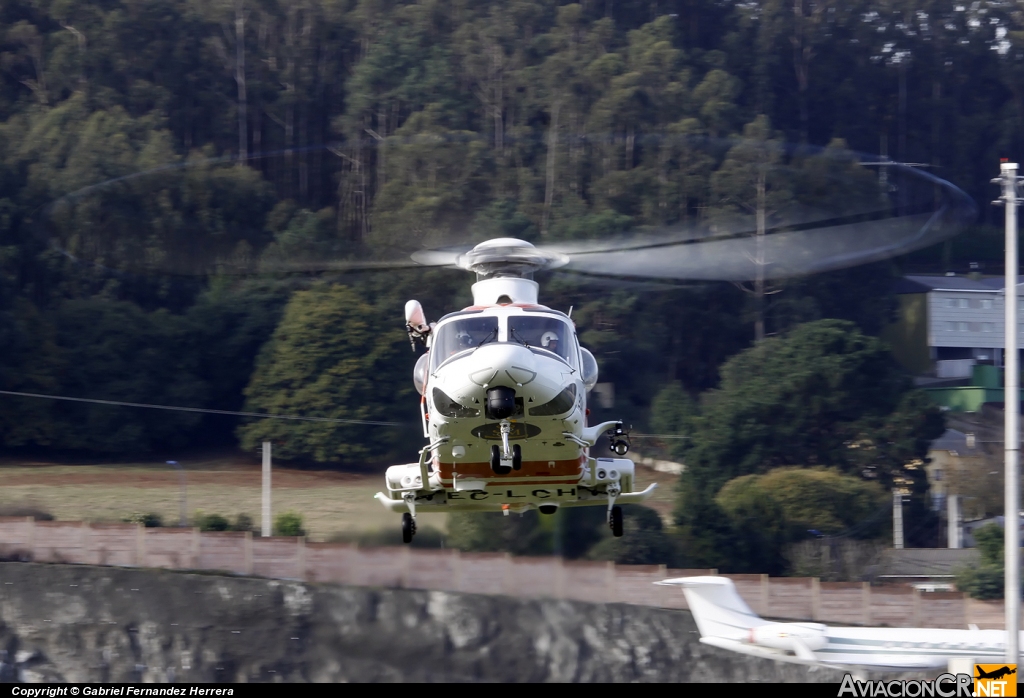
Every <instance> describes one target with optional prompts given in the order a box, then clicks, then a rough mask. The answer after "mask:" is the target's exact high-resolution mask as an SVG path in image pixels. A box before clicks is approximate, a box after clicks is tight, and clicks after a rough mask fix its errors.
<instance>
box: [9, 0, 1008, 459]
mask: <svg viewBox="0 0 1024 698" xmlns="http://www.w3.org/2000/svg"><path fill="white" fill-rule="evenodd" d="M1022 125H1024V15H1022V14H1021V13H1019V11H1018V9H1017V6H1016V5H1015V4H1012V3H1001V2H977V3H970V4H964V5H959V4H956V3H954V2H916V1H914V2H911V1H897V2H884V3H883V2H877V1H867V0H864V1H856V0H855V1H853V2H846V1H844V2H834V1H832V0H821V1H819V2H810V1H805V0H797V1H796V2H785V3H783V2H729V1H726V0H717V1H711V0H707V1H704V0H680V1H679V2H665V1H661V2H651V1H649V0H648V1H646V2H624V1H622V0H606V1H602V2H586V3H580V4H568V3H560V2H554V1H548V0H513V1H511V2H488V1H482V0H481V1H478V2H469V1H462V0H456V1H454V2H433V1H431V0H426V1H423V2H386V1H384V2H377V1H373V0H367V1H356V0H295V1H293V2H276V1H275V0H259V1H257V0H233V1H225V0H216V1H213V2H192V1H190V0H147V1H146V2H135V1H131V0H100V1H92V2H77V1H75V0H62V1H54V2H48V1H43V2H27V1H17V0H15V1H12V2H6V3H4V4H3V6H2V7H0V389H3V390H8V391H21V392H35V393H46V394H52V395H67V396H77V397H88V398H98V399H109V400H125V401H131V402H140V403H155V404H166V405H183V406H191V407H203V408H213V409H225V410H238V409H242V408H245V407H247V406H248V408H249V409H253V410H258V411H265V410H269V409H271V408H275V407H280V408H282V409H284V408H287V410H289V411H292V412H303V413H304V414H309V415H312V416H332V417H336V418H355V419H362V420H379V421H401V422H408V423H410V424H412V425H413V429H416V428H417V427H416V424H417V421H418V415H417V411H416V400H415V396H414V391H413V389H412V383H411V380H410V378H411V375H410V374H411V368H412V365H413V362H414V358H415V357H414V355H413V354H411V353H410V352H409V351H408V350H407V349H403V347H404V346H405V342H406V340H405V338H404V336H403V334H402V332H401V327H402V317H401V312H402V304H403V303H404V301H405V300H406V299H408V298H410V297H417V298H419V299H420V300H421V301H423V303H424V305H425V307H426V308H427V312H428V313H429V314H430V316H431V317H430V319H437V317H439V316H440V315H441V314H443V313H444V312H448V311H450V310H452V309H455V308H457V307H460V306H461V305H464V304H466V303H467V302H468V300H469V294H468V285H469V282H470V281H471V279H470V278H469V277H468V276H465V275H462V276H460V275H459V274H458V273H456V272H450V271H416V270H412V271H402V272H389V273H386V274H385V273H379V272H366V273H360V274H347V275H339V274H337V273H335V274H326V275H325V274H323V273H295V270H296V269H299V270H301V269H303V268H309V266H310V265H311V264H315V263H316V262H319V261H323V260H333V261H337V260H344V259H348V258H357V257H358V258H361V259H363V258H377V259H394V258H396V257H398V256H400V255H402V254H405V253H406V252H408V251H409V250H411V249H416V248H418V247H421V246H424V245H429V244H448V243H454V242H465V241H467V240H479V239H484V238H486V237H489V236H497V235H514V236H519V237H523V238H526V239H529V240H534V241H538V240H557V239H567V238H582V237H595V236H602V235H612V234H621V233H628V232H629V231H631V230H632V231H635V230H641V229H646V228H651V227H658V226H673V225H675V226H679V225H689V224H702V223H706V222H708V221H711V222H713V221H715V220H718V219H721V218H722V217H726V216H729V215H733V214H739V213H744V212H749V208H750V206H749V201H750V197H751V196H752V192H753V189H752V186H753V185H752V182H751V181H750V179H749V177H747V176H746V174H745V173H746V164H745V163H749V162H751V161H752V159H754V158H763V157H775V158H779V159H780V162H781V161H782V160H783V159H785V160H786V166H787V167H788V168H789V171H790V172H791V173H795V174H792V176H789V177H787V178H785V179H784V180H779V181H778V182H775V183H773V185H772V191H771V195H772V196H774V197H776V198H775V199H773V201H796V202H801V203H814V204H816V205H819V206H826V207H831V208H832V209H836V208H837V207H838V208H841V207H842V206H844V205H848V204H850V203H851V202H854V203H855V202H856V200H857V197H859V196H862V195H864V192H865V191H869V190H872V187H874V186H876V183H877V182H876V171H874V170H872V171H870V172H869V171H868V170H862V168H859V167H858V166H856V165H854V164H852V163H853V161H852V160H851V159H850V158H849V157H848V156H847V155H845V154H844V152H845V151H844V150H843V148H844V147H845V148H850V149H852V150H855V151H860V152H866V153H874V154H879V153H882V154H884V155H886V156H888V157H891V158H893V159H895V160H898V161H903V162H911V163H917V164H920V165H923V166H927V167H928V168H929V171H931V172H933V173H934V174H936V175H937V176H940V177H942V178H944V179H947V180H949V181H951V182H953V183H954V184H956V185H957V186H960V187H961V188H963V189H964V190H965V191H967V192H969V193H970V194H971V195H972V196H973V197H974V198H975V199H976V200H977V201H978V203H979V208H980V210H981V211H982V221H981V222H982V223H984V222H985V221H991V220H993V219H992V216H993V215H995V214H993V213H992V212H991V211H990V210H989V209H990V208H991V207H990V206H988V203H987V202H988V201H989V200H990V199H991V198H992V194H993V192H992V191H991V186H990V185H989V184H988V182H989V179H990V178H991V177H992V176H994V175H995V174H996V173H997V168H996V163H997V162H998V158H999V157H1001V156H1005V157H1021V156H1024V152H1022V146H1024V130H1022V128H1021V126H1022ZM738 137H745V138H746V139H747V140H746V141H738V140H730V139H735V138H738ZM695 143H698V144H701V145H694V144H695ZM793 145H795V146H801V145H806V146H808V148H809V149H807V150H805V151H802V152H803V153H804V154H803V155H801V156H799V157H795V156H792V155H787V154H786V153H790V152H792V149H791V148H790V150H786V148H785V147H784V146H787V147H788V146H793ZM813 148H818V150H813ZM822 148H824V150H821V149H822ZM766 154H767V155H766ZM837 172H838V173H841V174H842V175H843V177H845V178H846V179H845V180H844V181H847V182H850V183H852V184H851V187H850V188H849V189H847V190H843V191H839V192H836V191H822V190H821V189H822V188H821V187H820V186H818V187H817V188H816V186H815V185H816V184H820V182H821V181H823V179H822V178H823V177H824V176H825V175H828V174H829V173H833V174H834V173H837ZM823 173H824V174H823ZM826 179H827V177H826ZM980 234H981V233H979V235H980ZM945 253H946V259H947V261H948V258H949V249H948V248H947V249H946V250H945ZM954 256H955V255H954ZM941 258H942V257H941V252H940V253H936V254H934V255H932V256H931V257H927V259H928V260H934V261H936V262H938V260H940V259H941ZM922 259H925V258H923V257H922ZM303 265H305V266H303ZM893 273H894V267H893V263H882V264H877V265H873V266H868V267H860V268H855V269H850V270H846V271H841V272H836V273H833V274H829V275H819V276H816V277H810V278H807V279H801V280H797V281H789V282H786V283H784V284H779V285H777V286H776V287H774V288H772V289H771V291H772V293H771V294H770V295H769V301H768V304H767V306H766V308H765V310H764V328H765V331H766V334H767V335H769V336H771V335H777V334H780V333H784V332H785V331H787V330H788V329H789V328H792V327H795V326H797V325H799V324H801V323H804V322H807V321H812V320H818V319H821V318H839V319H845V320H849V321H851V322H853V323H854V326H855V327H856V328H858V330H859V331H863V332H865V333H867V334H869V335H872V334H877V333H878V332H879V330H880V329H881V327H882V326H883V325H884V324H885V322H887V321H888V320H889V318H890V317H891V312H892V308H893V299H892V297H891V296H889V294H888V285H887V280H888V279H889V278H890V277H891V276H892V274H893ZM542 282H543V285H544V286H543V291H542V293H543V294H544V295H543V298H544V300H545V301H546V302H547V303H549V304H550V305H552V306H555V307H559V308H561V309H568V307H569V306H573V307H574V308H575V310H574V315H573V317H574V319H575V320H576V321H577V324H578V326H579V328H580V333H581V339H582V340H583V342H584V343H585V344H587V345H588V346H589V347H590V348H591V349H592V350H593V351H594V353H595V354H596V355H597V356H598V358H599V361H600V362H601V370H602V380H607V381H610V382H613V383H615V385H616V390H617V403H616V406H615V409H614V410H613V411H612V412H610V413H609V416H621V417H623V418H625V419H627V420H629V421H631V422H633V423H634V424H637V425H645V424H648V422H649V412H648V410H649V407H650V403H651V400H652V398H653V396H654V395H655V394H656V393H657V392H658V391H659V390H660V389H661V388H663V387H664V386H665V385H667V384H669V383H672V382H673V381H676V382H678V385H679V386H680V389H681V390H683V391H684V392H685V393H687V394H688V395H691V396H695V395H697V394H698V393H700V392H702V391H706V390H709V389H711V388H714V387H715V386H717V385H718V381H719V366H720V365H721V364H722V362H723V361H725V360H726V359H728V358H729V357H731V356H733V355H735V354H737V353H738V352H739V351H741V350H743V349H745V348H747V347H749V346H751V344H752V343H753V340H754V336H755V320H756V316H755V315H756V313H755V311H756V310H757V308H756V307H755V304H754V297H753V296H752V295H751V294H750V293H749V290H750V289H744V288H739V287H737V286H735V285H732V284H715V283H701V284H688V285H677V286H673V285H668V286H657V285H630V284H628V283H623V284H619V285H607V284H601V283H598V282H593V283H589V282H586V280H581V279H571V278H564V277H552V278H546V279H542ZM311 284H312V286H311ZM339 284H340V285H344V286H347V287H349V289H348V290H344V291H341V290H337V289H336V288H334V290H332V287H336V286H337V285H339ZM296 291H301V293H298V294H297V293H296ZM317 299H319V300H317ZM332 304H334V305H332ZM669 318H670V319H671V321H666V320H667V319H669ZM279 323H280V324H279ZM338 323H342V324H345V323H361V324H360V327H363V328H364V330H360V332H341V328H340V327H339V325H338ZM339 332H341V334H340V336H338V335H339ZM303 333H305V334H303ZM317 333H321V336H323V334H324V333H326V335H330V341H323V342H321V341H320V340H319V339H318V338H317ZM268 340H270V341H269V342H268ZM289 343H290V344H289ZM298 343H301V345H302V346H305V347H306V348H307V349H308V348H309V347H320V348H321V349H322V351H323V352H324V354H323V355H322V356H319V357H315V358H316V360H317V361H322V365H323V366H343V365H344V366H347V367H348V369H346V370H350V371H352V373H351V375H352V376H355V377H358V379H359V380H363V381H365V380H366V375H367V373H369V375H371V376H372V380H373V384H372V385H369V384H359V385H358V386H355V385H354V384H353V385H351V386H348V387H347V388H346V390H340V391H334V389H333V388H331V387H330V386H329V385H327V386H324V385H321V387H320V388H317V387H316V386H312V387H310V388H309V391H308V392H306V393H302V396H304V397H303V398H302V399H296V398H295V396H294V395H287V396H285V395H280V394H277V393H273V390H274V389H273V387H272V386H273V385H281V383H280V381H285V383H287V382H288V381H291V380H301V378H300V375H301V373H302V370H307V369H308V368H309V367H308V366H307V367H305V368H303V367H295V366H288V365H285V364H287V361H288V357H290V356H294V351H293V350H292V349H289V347H294V346H296V345H297V344H298ZM275 357H277V358H275ZM360 362H362V363H360ZM317 365H321V364H317ZM293 369H294V370H295V371H298V372H297V373H296V372H294V371H293ZM299 369H301V370H299ZM346 375H349V374H346ZM254 376H255V377H256V378H254ZM261 377H262V378H261ZM261 381H262V382H261ZM267 381H269V383H268V382H267ZM273 381H278V383H274V382H273ZM247 388H248V390H247ZM318 390H319V391H320V392H317V391H318ZM267 391H270V392H269V393H268V392H267ZM332 395H335V396H336V395H351V396H353V397H352V400H350V401H348V402H346V401H345V400H337V399H332ZM307 398H308V399H307ZM303 400H305V402H304V401H303ZM894 404H895V403H894ZM304 407H305V409H303V408H304ZM245 424H248V422H239V421H238V420H237V419H234V418H224V417H215V416H202V415H198V414H190V413H173V412H160V411H147V410H143V409H137V410H130V409H125V408H115V407H102V406H95V405H86V404H80V403H68V402H46V401H42V400H31V399H27V398H16V397H11V396H6V397H2V398H0V442H2V443H3V444H4V445H5V447H7V448H33V449H49V450H50V451H52V452H53V453H85V454H89V453H93V454H125V455H127V454H139V453H144V452H147V451H154V450H156V451H165V450H166V449H168V448H178V447H182V446H186V445H193V446H197V445H203V444H210V443H220V444H223V443H233V442H234V439H236V438H237V436H236V429H238V428H243V431H244V428H247V427H245V426H244V425H245ZM279 426H280V428H281V429H285V428H286V427H285V426H283V425H279ZM288 433H290V434H293V436H291V437H289V436H288V435H287V434H285V433H284V432H281V433H278V436H280V438H282V439H286V438H292V445H291V446H290V447H288V448H287V449H285V450H284V451H283V452H282V453H286V454H288V455H289V456H291V457H294V458H296V459H300V460H301V459H311V460H317V461H321V462H345V461H346V459H348V460H349V461H351V460H353V459H358V460H359V461H360V462H365V461H366V460H367V459H369V460H373V459H375V458H376V459H386V458H388V457H393V456H395V455H396V454H398V453H401V454H403V456H402V457H405V456H407V455H408V453H409V452H411V449H412V448H413V447H414V444H411V443H404V442H403V440H402V439H401V438H398V437H397V436H396V434H398V433H400V432H397V431H395V429H393V428H391V427H339V431H338V432H337V433H335V434H332V435H330V436H329V437H328V436H324V434H323V433H322V432H318V431H316V430H314V429H310V430H308V431H302V430H298V429H296V430H295V431H294V432H288ZM302 434H305V435H306V436H302ZM381 434H386V435H385V436H381ZM325 444H327V445H326V446H325ZM332 444H333V445H332ZM349 464H351V463H349Z"/></svg>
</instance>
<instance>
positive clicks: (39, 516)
mask: <svg viewBox="0 0 1024 698" xmlns="http://www.w3.org/2000/svg"><path fill="white" fill-rule="evenodd" d="M0 516H31V517H32V518H33V519H35V520H36V521H53V514H51V513H50V512H48V511H43V510H42V509H40V508H39V507H34V506H30V505H29V506H25V505H17V504H14V505H10V504H8V505H4V506H0Z"/></svg>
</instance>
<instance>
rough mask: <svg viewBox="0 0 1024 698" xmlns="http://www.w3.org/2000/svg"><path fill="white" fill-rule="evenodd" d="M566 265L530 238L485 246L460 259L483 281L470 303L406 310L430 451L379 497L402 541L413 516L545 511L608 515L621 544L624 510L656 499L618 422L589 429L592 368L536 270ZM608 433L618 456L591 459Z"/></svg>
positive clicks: (410, 531) (392, 472) (396, 472)
mask: <svg viewBox="0 0 1024 698" xmlns="http://www.w3.org/2000/svg"><path fill="white" fill-rule="evenodd" d="M564 262H565V260H564V259H562V258H561V256H559V255H547V254H545V253H543V252H542V251H540V250H538V249H537V248H536V247H534V245H532V244H531V243H529V242H526V241H525V240H518V239H515V238H496V239H493V240H488V241H486V242H482V243H480V244H478V245H477V246H475V247H474V248H473V249H472V250H471V251H470V252H468V253H467V254H465V255H463V256H462V257H461V259H460V266H462V267H463V268H465V269H467V270H468V271H471V272H474V273H475V274H476V276H477V282H476V283H475V284H473V287H472V291H473V305H472V306H470V307H468V308H465V309H464V310H461V311H458V312H453V313H449V314H448V315H445V316H444V317H442V318H441V319H440V320H439V321H437V322H436V323H428V322H427V320H426V317H425V315H424V312H423V308H422V306H421V305H420V303H419V302H418V301H415V300H411V301H409V302H408V303H407V304H406V308H405V320H406V330H407V332H408V334H409V338H410V342H412V343H413V346H414V347H415V343H417V342H419V343H421V344H423V345H424V346H425V347H426V349H427V351H426V353H424V354H422V355H421V356H420V358H419V360H418V361H417V362H416V366H415V368H414V371H413V379H414V383H415V385H416V389H417V390H418V392H419V394H420V409H421V416H422V421H423V436H424V437H425V438H427V439H428V440H429V443H428V445H427V446H425V447H424V448H423V449H422V450H421V451H420V458H419V461H418V462H417V463H409V464H406V465H395V466H392V467H390V468H388V469H387V472H386V474H385V480H386V485H387V493H386V494H385V493H384V492H378V493H377V494H376V498H377V499H378V500H380V502H381V503H382V504H383V505H384V506H385V507H387V508H388V509H390V510H391V511H402V512H403V514H402V540H403V541H404V542H406V543H410V542H411V541H412V539H413V536H414V535H415V533H416V514H417V511H503V512H504V513H505V514H506V515H507V514H508V513H509V512H516V513H520V514H522V513H525V512H526V511H529V510H532V509H536V510H537V511H539V512H540V513H541V514H546V515H550V514H554V513H556V512H557V511H558V509H559V508H560V507H578V506H605V507H607V512H608V514H607V516H608V525H609V527H610V528H611V530H612V535H613V536H616V537H619V536H622V533H623V527H622V508H621V506H620V505H621V504H634V503H639V502H643V501H645V500H647V499H648V498H650V496H651V495H652V494H653V493H654V490H655V488H656V487H657V484H651V485H649V486H648V487H647V488H646V489H644V490H643V491H639V492H638V491H634V490H633V487H634V480H635V477H636V469H635V465H634V463H633V461H631V460H629V459H627V458H622V457H621V456H624V455H626V453H627V452H628V451H629V439H628V434H627V432H626V431H625V430H624V429H623V423H622V421H610V422H602V423H600V424H596V425H593V426H590V425H588V424H587V416H588V415H589V414H590V410H588V409H587V393H588V392H589V391H590V390H592V389H593V388H594V386H595V385H596V384H597V376H598V367H597V361H596V360H595V358H594V355H593V354H592V353H591V352H590V351H588V350H587V349H586V348H585V347H583V346H581V345H580V344H579V340H578V337H577V335H576V328H575V325H574V324H573V322H572V320H571V318H570V317H569V316H568V315H567V314H565V313H562V312H560V311H558V310H554V309H552V308H549V307H547V306H544V305H541V304H540V303H539V302H538V291H539V285H538V284H537V282H536V281H534V280H533V273H534V272H535V271H538V270H541V269H549V268H553V267H555V266H558V265H559V264H560V263H562V264H564ZM605 434H608V435H609V440H610V449H611V451H612V453H613V454H614V455H615V456H619V457H615V458H608V457H604V458H601V457H594V456H592V455H591V453H590V451H591V448H592V447H593V446H594V445H595V444H596V443H597V441H598V439H599V438H600V437H601V436H602V435H605Z"/></svg>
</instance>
